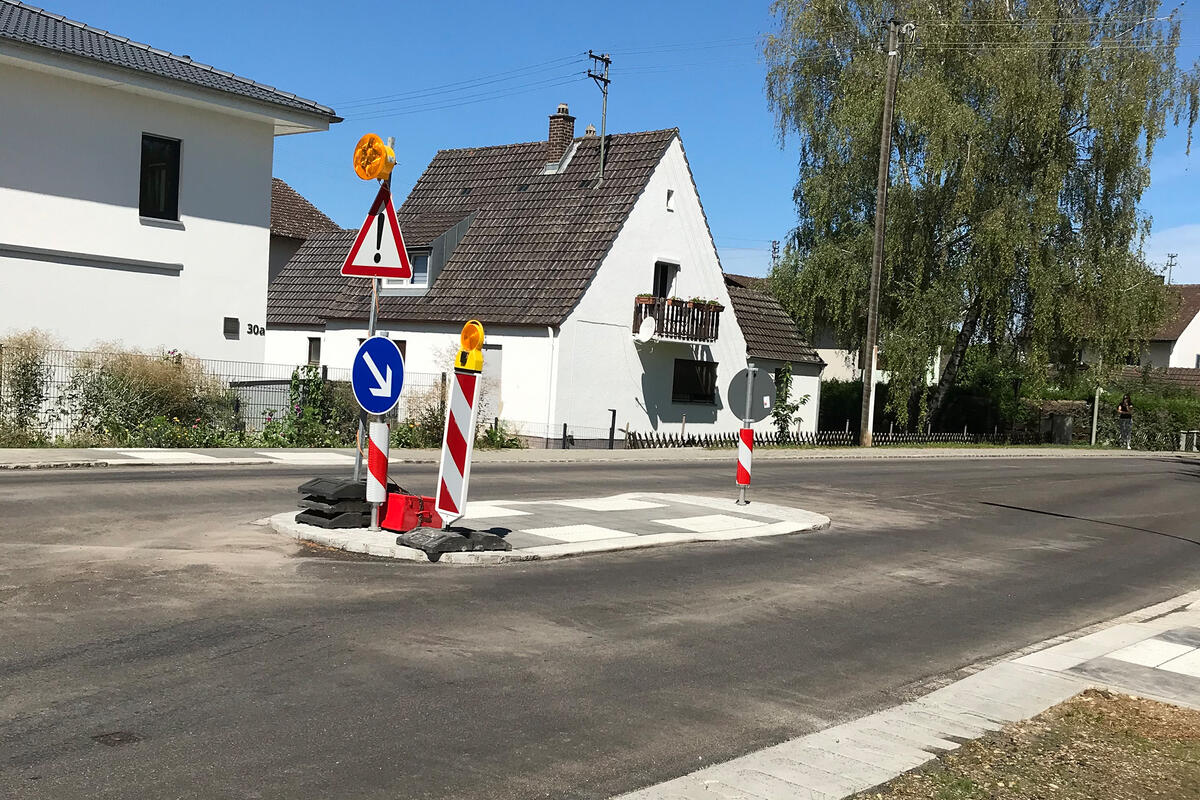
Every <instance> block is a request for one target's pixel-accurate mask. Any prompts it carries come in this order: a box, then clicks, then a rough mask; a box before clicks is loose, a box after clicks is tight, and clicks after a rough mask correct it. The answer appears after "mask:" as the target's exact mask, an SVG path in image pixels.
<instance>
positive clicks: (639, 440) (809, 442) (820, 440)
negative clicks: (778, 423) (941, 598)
mask: <svg viewBox="0 0 1200 800" xmlns="http://www.w3.org/2000/svg"><path fill="white" fill-rule="evenodd" d="M872 441H873V442H874V443H875V444H876V445H877V446H886V445H906V444H934V443H937V444H943V443H961V444H1017V445H1019V444H1041V443H1042V441H1043V439H1042V436H1041V435H1040V434H1037V433H1015V434H1007V433H996V434H993V433H876V434H875V435H874V436H873V437H872ZM737 444H738V434H737V433H736V432H735V433H712V434H709V433H705V434H700V435H698V436H696V435H691V434H688V435H687V436H680V435H679V434H674V433H666V434H664V433H638V432H636V431H631V432H630V433H629V434H628V435H627V436H626V437H625V447H626V449H629V450H649V449H656V448H663V447H737ZM857 444H858V434H857V433H852V432H850V431H817V432H815V433H788V434H780V433H778V432H774V431H755V432H754V446H755V447H802V446H809V447H853V446H855V445H857Z"/></svg>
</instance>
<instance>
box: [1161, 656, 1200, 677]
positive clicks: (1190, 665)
mask: <svg viewBox="0 0 1200 800" xmlns="http://www.w3.org/2000/svg"><path fill="white" fill-rule="evenodd" d="M1158 668H1159V669H1164V670H1166V671H1167V672H1177V673H1179V674H1180V675H1190V676H1192V677H1193V678H1200V649H1197V650H1193V651H1192V652H1190V653H1184V654H1183V655H1181V656H1179V657H1177V658H1172V659H1171V660H1170V661H1166V662H1164V663H1162V664H1159V665H1158Z"/></svg>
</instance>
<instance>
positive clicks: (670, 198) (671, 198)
mask: <svg viewBox="0 0 1200 800" xmlns="http://www.w3.org/2000/svg"><path fill="white" fill-rule="evenodd" d="M674 210H675V190H674V189H667V211H674Z"/></svg>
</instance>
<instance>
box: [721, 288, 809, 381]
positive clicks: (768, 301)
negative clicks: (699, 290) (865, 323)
mask: <svg viewBox="0 0 1200 800" xmlns="http://www.w3.org/2000/svg"><path fill="white" fill-rule="evenodd" d="M725 288H726V290H727V291H728V292H729V300H730V302H732V303H733V315H734V316H735V317H736V318H737V322H738V327H739V328H741V329H742V335H743V336H744V337H746V355H748V356H750V357H751V358H764V359H770V360H772V361H790V362H792V363H793V364H822V365H823V364H824V363H825V361H824V360H823V359H822V358H821V356H819V355H818V354H817V351H816V350H814V349H813V348H812V347H811V346H810V345H809V344H808V342H806V341H804V339H803V338H802V337H801V336H800V330H799V328H797V327H796V322H795V320H793V319H792V318H791V317H790V316H789V315H788V313H787V312H786V311H784V310H783V306H781V305H780V304H779V301H778V300H776V299H775V297H774V296H773V295H771V294H770V293H769V292H768V291H767V282H766V279H765V278H752V277H749V276H747V275H730V274H726V275H725Z"/></svg>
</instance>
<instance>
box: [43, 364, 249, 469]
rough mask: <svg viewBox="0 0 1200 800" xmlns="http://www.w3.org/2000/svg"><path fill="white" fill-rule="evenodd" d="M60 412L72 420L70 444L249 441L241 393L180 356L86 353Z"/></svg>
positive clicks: (68, 441)
mask: <svg viewBox="0 0 1200 800" xmlns="http://www.w3.org/2000/svg"><path fill="white" fill-rule="evenodd" d="M59 405H60V410H61V412H62V413H63V414H64V415H65V416H66V418H67V419H69V420H70V421H71V434H70V435H69V436H68V437H67V439H66V440H65V441H64V443H65V444H75V445H90V446H111V447H174V446H185V445H184V444H179V445H176V444H160V442H169V441H176V442H181V443H186V446H191V447H199V446H221V445H223V444H236V443H241V442H242V441H243V440H246V435H245V433H244V432H243V424H242V420H241V418H240V417H239V415H238V412H237V410H236V408H237V396H236V394H235V393H234V392H233V391H232V390H230V389H229V388H227V387H226V386H225V384H224V383H223V382H222V381H221V380H220V379H219V378H217V377H215V376H213V375H209V374H208V373H207V372H205V370H204V367H203V365H202V364H201V363H200V362H199V361H197V360H196V359H194V358H190V357H188V356H185V355H183V354H181V353H179V352H178V351H176V350H171V351H168V352H165V353H162V354H160V355H147V354H145V353H138V352H122V351H106V352H99V353H87V354H83V355H82V356H80V358H79V359H78V360H77V361H76V362H75V370H74V375H73V376H72V378H71V380H70V381H69V383H68V385H67V387H66V390H65V392H64V394H63V396H62V397H60V398H59Z"/></svg>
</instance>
